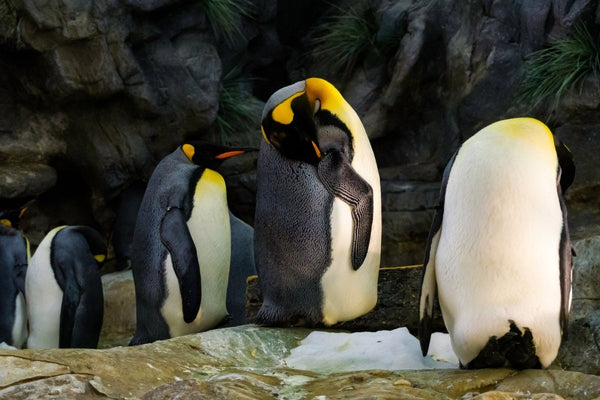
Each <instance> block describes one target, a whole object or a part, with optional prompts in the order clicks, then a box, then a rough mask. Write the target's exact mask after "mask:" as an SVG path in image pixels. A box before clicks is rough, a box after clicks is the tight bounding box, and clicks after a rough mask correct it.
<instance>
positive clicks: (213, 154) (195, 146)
mask: <svg viewBox="0 0 600 400" xmlns="http://www.w3.org/2000/svg"><path fill="white" fill-rule="evenodd" d="M180 148H181V151H183V152H184V153H185V155H186V156H187V158H188V159H189V160H190V162H192V163H194V164H196V165H201V166H203V167H206V168H210V169H214V168H216V167H218V166H219V165H220V164H221V163H222V162H223V161H224V160H226V159H228V158H231V157H235V156H239V155H240V154H244V153H247V152H250V151H256V150H257V149H255V148H251V147H228V146H221V145H218V144H212V143H202V142H189V143H185V144H183V145H182V146H181V147H180Z"/></svg>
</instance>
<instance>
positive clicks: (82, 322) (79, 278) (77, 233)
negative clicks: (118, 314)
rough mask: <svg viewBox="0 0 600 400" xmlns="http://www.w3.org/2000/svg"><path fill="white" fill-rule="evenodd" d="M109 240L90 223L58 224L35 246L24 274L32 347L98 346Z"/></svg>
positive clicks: (29, 339) (30, 344)
mask: <svg viewBox="0 0 600 400" xmlns="http://www.w3.org/2000/svg"><path fill="white" fill-rule="evenodd" d="M105 258H106V244H105V243H104V239H103V238H102V236H100V234H99V233H98V232H97V231H96V230H94V229H92V228H90V227H87V226H82V225H76V226H59V227H57V228H54V229H53V230H51V231H50V232H48V234H47V235H46V236H45V237H44V239H43V240H42V242H41V243H40V245H39V246H38V248H37V249H36V251H35V253H34V255H33V257H31V261H30V263H29V267H28V268H27V275H26V278H25V297H26V299H27V315H28V318H29V331H30V332H29V338H28V339H27V347H28V348H30V349H48V348H96V347H97V346H98V339H99V337H100V330H101V328H102V319H103V316H104V298H103V294H102V281H101V276H100V268H101V267H102V264H103V262H104V260H105Z"/></svg>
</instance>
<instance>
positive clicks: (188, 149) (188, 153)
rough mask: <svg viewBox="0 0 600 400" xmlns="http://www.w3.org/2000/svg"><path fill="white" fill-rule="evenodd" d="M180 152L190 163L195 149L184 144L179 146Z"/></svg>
mask: <svg viewBox="0 0 600 400" xmlns="http://www.w3.org/2000/svg"><path fill="white" fill-rule="evenodd" d="M181 150H183V152H184V153H185V155H186V156H187V158H189V160H190V161H192V158H194V153H196V149H195V148H194V146H192V145H191V144H184V145H183V146H181Z"/></svg>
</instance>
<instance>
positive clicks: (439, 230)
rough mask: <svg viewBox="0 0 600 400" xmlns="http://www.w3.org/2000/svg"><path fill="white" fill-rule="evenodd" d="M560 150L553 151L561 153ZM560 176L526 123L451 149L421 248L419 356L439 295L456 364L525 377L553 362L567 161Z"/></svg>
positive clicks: (567, 261) (567, 259)
mask: <svg viewBox="0 0 600 400" xmlns="http://www.w3.org/2000/svg"><path fill="white" fill-rule="evenodd" d="M565 149H566V147H564V146H563V147H562V148H559V150H560V152H561V153H562V155H565ZM567 153H568V151H567ZM560 158H561V159H562V158H563V157H562V156H561V157H560ZM568 160H570V158H568V157H567V161H568ZM563 172H565V173H567V175H570V176H568V177H565V174H562V179H561V166H560V163H559V157H557V151H556V149H555V146H554V140H553V137H552V133H551V132H550V130H549V129H548V127H546V125H544V124H543V123H541V122H540V121H537V120H535V119H531V118H515V119H508V120H503V121H499V122H496V123H494V124H491V125H489V126H488V127H486V128H484V129H482V130H481V131H479V132H478V133H477V134H475V135H474V136H473V137H471V138H470V139H468V140H467V141H465V143H464V144H463V145H462V146H461V147H460V148H459V149H458V151H457V152H456V154H455V155H454V157H453V158H452V159H451V160H450V162H449V163H448V166H447V167H446V170H445V172H444V176H443V181H442V188H441V192H440V203H439V208H438V210H437V211H436V214H435V216H434V220H433V224H432V227H431V231H430V233H429V239H428V242H427V249H426V254H425V261H424V273H423V283H422V288H421V299H420V332H419V336H420V341H421V349H422V350H423V354H426V353H427V348H428V346H429V339H430V335H431V331H430V326H429V321H430V319H431V315H432V310H433V302H434V296H435V295H436V290H437V293H438V296H439V302H440V306H441V309H442V315H443V317H444V323H445V324H446V327H447V329H448V332H449V333H450V338H451V340H452V347H453V349H454V352H455V353H456V355H457V356H458V358H459V360H460V362H461V365H462V366H464V367H466V368H483V367H504V366H509V367H512V368H518V369H524V368H539V367H547V366H548V365H550V363H552V361H553V360H554V358H555V357H556V354H557V352H558V348H559V346H560V342H561V334H562V333H564V332H566V329H567V320H568V314H569V309H570V304H571V271H572V260H571V244H570V240H569V230H568V226H567V212H566V207H565V203H564V200H563V194H562V193H563V191H564V190H566V188H567V186H568V184H570V182H572V180H573V179H572V176H573V174H574V164H573V163H572V161H571V162H570V163H567V167H566V168H565V169H564V171H563ZM561 183H562V185H561ZM561 186H562V187H561Z"/></svg>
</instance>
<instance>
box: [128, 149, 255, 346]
mask: <svg viewBox="0 0 600 400" xmlns="http://www.w3.org/2000/svg"><path fill="white" fill-rule="evenodd" d="M248 150H252V149H245V148H244V149H241V148H240V149H233V148H227V147H223V146H217V145H210V144H189V143H188V144H184V145H182V146H180V147H178V148H177V149H176V150H175V151H174V152H173V153H171V154H169V155H167V156H166V157H165V158H164V159H163V160H162V161H161V162H160V163H159V164H158V165H157V166H156V169H155V170H154V172H153V173H152V176H151V177H150V180H149V182H148V186H147V188H146V192H145V194H144V198H143V199H142V203H141V205H140V209H139V212H138V216H137V222H136V226H135V231H134V234H133V241H132V257H131V261H132V270H133V279H134V284H135V295H136V317H137V321H136V330H135V334H134V336H133V338H132V339H131V342H130V345H138V344H142V343H148V342H152V341H155V340H161V339H168V338H171V337H175V336H181V335H186V334H190V333H196V332H201V331H205V330H208V329H211V328H214V327H215V326H217V325H218V324H219V323H221V322H222V321H223V320H224V319H225V317H226V316H227V308H226V297H227V284H228V277H229V265H230V258H231V233H230V221H229V218H230V217H229V209H228V207H227V192H226V188H225V181H224V179H223V177H222V176H221V175H220V174H219V173H218V172H216V171H215V170H214V168H216V167H217V166H218V165H219V164H220V163H221V162H222V161H223V160H225V159H227V158H229V157H232V156H236V155H239V154H242V153H244V152H245V151H248Z"/></svg>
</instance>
